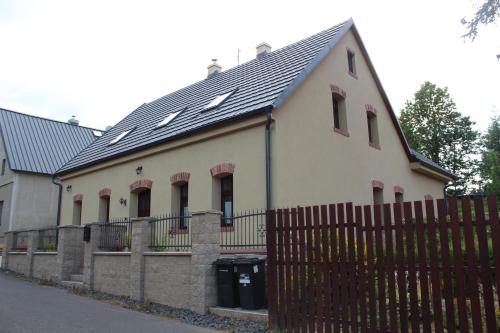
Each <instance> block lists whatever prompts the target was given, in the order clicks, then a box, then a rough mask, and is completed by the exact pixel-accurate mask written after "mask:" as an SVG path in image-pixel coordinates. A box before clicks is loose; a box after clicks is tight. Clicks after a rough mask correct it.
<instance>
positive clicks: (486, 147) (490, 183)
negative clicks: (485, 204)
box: [480, 116, 500, 196]
mask: <svg viewBox="0 0 500 333" xmlns="http://www.w3.org/2000/svg"><path fill="white" fill-rule="evenodd" d="M480 172H481V179H482V180H483V190H484V191H485V192H493V193H495V194H496V195H497V196H499V195H500V116H495V117H494V118H493V119H492V120H491V123H490V126H489V127H488V131H487V132H486V134H485V135H484V137H483V151H482V162H481V168H480Z"/></svg>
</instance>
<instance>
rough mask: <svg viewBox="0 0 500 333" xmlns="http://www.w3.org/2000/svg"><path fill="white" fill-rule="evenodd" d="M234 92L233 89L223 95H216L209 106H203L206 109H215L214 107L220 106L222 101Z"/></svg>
mask: <svg viewBox="0 0 500 333" xmlns="http://www.w3.org/2000/svg"><path fill="white" fill-rule="evenodd" d="M232 93H233V91H230V92H228V93H225V94H223V95H218V96H216V97H215V98H214V99H213V100H212V101H211V102H210V103H209V104H208V105H207V106H205V107H204V108H203V110H204V111H206V110H210V109H213V108H216V107H218V106H219V105H221V104H222V102H224V101H225V100H226V99H227V98H228V97H229V96H231V94H232Z"/></svg>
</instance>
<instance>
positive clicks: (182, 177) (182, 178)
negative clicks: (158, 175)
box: [170, 171, 191, 185]
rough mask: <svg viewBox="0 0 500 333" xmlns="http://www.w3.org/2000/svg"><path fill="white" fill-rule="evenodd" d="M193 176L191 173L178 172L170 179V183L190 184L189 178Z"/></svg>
mask: <svg viewBox="0 0 500 333" xmlns="http://www.w3.org/2000/svg"><path fill="white" fill-rule="evenodd" d="M190 176H191V174H190V173H189V172H186V171H183V172H178V173H176V174H175V175H172V176H171V177H170V183H171V184H172V185H183V184H186V183H189V177H190Z"/></svg>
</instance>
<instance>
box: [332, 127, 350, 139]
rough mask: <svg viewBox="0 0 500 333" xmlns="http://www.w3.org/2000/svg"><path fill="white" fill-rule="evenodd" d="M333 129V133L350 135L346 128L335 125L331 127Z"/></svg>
mask: <svg viewBox="0 0 500 333" xmlns="http://www.w3.org/2000/svg"><path fill="white" fill-rule="evenodd" d="M333 131H334V132H335V133H339V134H342V135H343V136H346V137H350V134H349V132H348V131H347V130H344V129H341V128H336V127H334V128H333Z"/></svg>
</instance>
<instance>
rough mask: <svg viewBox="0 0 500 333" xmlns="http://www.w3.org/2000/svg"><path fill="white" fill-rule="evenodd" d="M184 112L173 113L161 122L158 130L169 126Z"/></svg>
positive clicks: (157, 126)
mask: <svg viewBox="0 0 500 333" xmlns="http://www.w3.org/2000/svg"><path fill="white" fill-rule="evenodd" d="M182 111H183V110H180V111H177V112H172V113H170V114H169V115H167V117H165V119H163V120H162V121H161V122H159V123H158V125H156V128H162V127H164V126H167V125H168V124H169V123H170V122H171V121H172V120H174V119H175V117H177V116H178V115H179V114H180V113H181V112H182Z"/></svg>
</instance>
